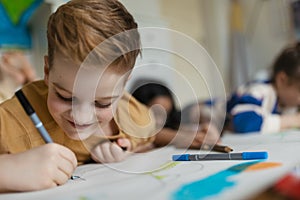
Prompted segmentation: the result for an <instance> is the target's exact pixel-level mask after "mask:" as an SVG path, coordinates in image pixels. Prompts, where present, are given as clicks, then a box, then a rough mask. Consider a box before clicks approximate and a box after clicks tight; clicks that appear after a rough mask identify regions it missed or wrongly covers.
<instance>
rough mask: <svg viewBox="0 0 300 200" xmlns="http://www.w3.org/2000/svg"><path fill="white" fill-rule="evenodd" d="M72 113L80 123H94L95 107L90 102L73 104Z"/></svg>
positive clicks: (77, 122)
mask: <svg viewBox="0 0 300 200" xmlns="http://www.w3.org/2000/svg"><path fill="white" fill-rule="evenodd" d="M71 115H72V117H73V119H74V121H75V123H76V124H78V125H86V124H91V123H93V120H94V116H95V114H94V107H93V106H91V105H89V104H88V103H83V104H79V105H73V107H72V111H71Z"/></svg>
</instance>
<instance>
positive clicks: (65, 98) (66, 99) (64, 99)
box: [56, 92, 73, 101]
mask: <svg viewBox="0 0 300 200" xmlns="http://www.w3.org/2000/svg"><path fill="white" fill-rule="evenodd" d="M56 96H57V97H58V98H60V99H61V100H63V101H73V97H70V98H67V97H63V96H62V95H60V94H59V93H58V92H56Z"/></svg>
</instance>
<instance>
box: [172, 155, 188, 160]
mask: <svg viewBox="0 0 300 200" xmlns="http://www.w3.org/2000/svg"><path fill="white" fill-rule="evenodd" d="M172 160H174V161H189V160H190V159H189V154H182V155H173V156H172Z"/></svg>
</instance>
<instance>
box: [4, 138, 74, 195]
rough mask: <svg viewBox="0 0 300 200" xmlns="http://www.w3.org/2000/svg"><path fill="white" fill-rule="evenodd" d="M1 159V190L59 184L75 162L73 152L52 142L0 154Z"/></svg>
mask: <svg viewBox="0 0 300 200" xmlns="http://www.w3.org/2000/svg"><path fill="white" fill-rule="evenodd" d="M0 163H1V164H0V177H1V183H0V191H33V190H41V189H46V188H51V187H55V186H57V185H62V184H64V183H65V182H67V180H68V179H69V178H70V177H71V175H72V173H73V171H74V169H75V168H76V166H77V160H76V156H75V154H74V153H73V152H72V151H71V150H70V149H68V148H66V147H64V146H62V145H59V144H55V143H51V144H46V145H43V146H39V147H36V148H33V149H30V150H28V151H25V152H22V153H17V154H5V155H0ZM2 184H3V185H2Z"/></svg>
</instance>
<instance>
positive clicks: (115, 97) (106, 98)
mask: <svg viewBox="0 0 300 200" xmlns="http://www.w3.org/2000/svg"><path fill="white" fill-rule="evenodd" d="M53 85H54V86H55V87H57V88H59V89H60V90H64V91H66V92H68V93H70V94H72V92H70V91H69V90H67V89H65V88H63V87H62V86H60V85H59V84H58V83H53ZM119 97H120V96H119V95H115V96H107V97H96V99H97V100H111V99H117V98H119Z"/></svg>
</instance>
